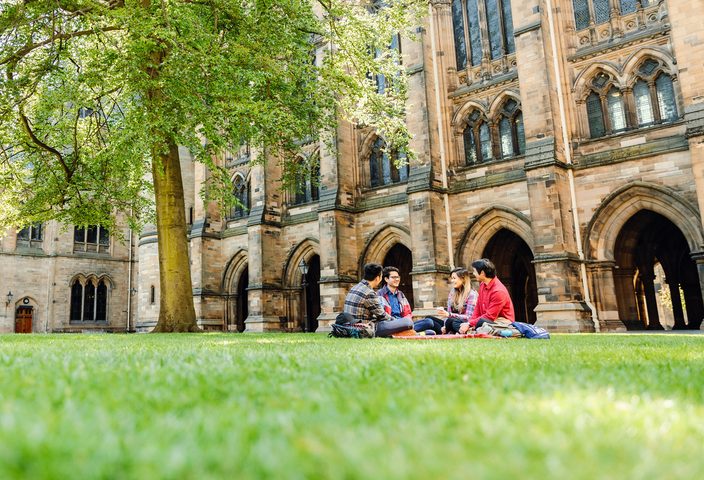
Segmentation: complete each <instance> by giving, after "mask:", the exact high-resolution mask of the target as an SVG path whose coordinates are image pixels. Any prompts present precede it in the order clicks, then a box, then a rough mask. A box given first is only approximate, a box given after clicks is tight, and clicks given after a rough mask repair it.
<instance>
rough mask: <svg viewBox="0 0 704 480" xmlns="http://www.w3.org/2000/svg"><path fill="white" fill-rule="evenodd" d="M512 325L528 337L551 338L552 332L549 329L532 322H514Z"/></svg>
mask: <svg viewBox="0 0 704 480" xmlns="http://www.w3.org/2000/svg"><path fill="white" fill-rule="evenodd" d="M512 325H513V326H514V327H516V329H517V330H518V331H519V332H521V334H522V335H523V336H524V337H526V338H544V339H549V338H550V334H549V333H548V331H547V330H545V329H544V328H541V327H536V326H535V325H531V324H530V323H523V322H513V323H512Z"/></svg>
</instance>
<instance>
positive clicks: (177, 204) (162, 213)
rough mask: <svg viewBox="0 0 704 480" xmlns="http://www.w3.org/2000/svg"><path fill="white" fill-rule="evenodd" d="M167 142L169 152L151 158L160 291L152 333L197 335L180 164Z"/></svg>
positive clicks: (173, 145)
mask: <svg viewBox="0 0 704 480" xmlns="http://www.w3.org/2000/svg"><path fill="white" fill-rule="evenodd" d="M167 143H168V153H156V154H155V155H153V158H152V176H153V179H154V196H155V199H156V228H157V233H158V239H159V244H158V245H159V280H160V290H161V296H160V297H161V298H160V301H159V321H158V322H157V324H156V327H155V328H154V331H155V332H196V331H200V329H199V328H198V325H197V324H196V312H195V308H194V307H193V290H192V284H191V265H190V261H189V258H188V237H187V235H186V212H185V205H184V200H183V181H182V179H181V162H180V159H179V156H178V146H177V145H176V143H175V142H174V140H173V139H169V140H167ZM155 151H157V150H156V149H155Z"/></svg>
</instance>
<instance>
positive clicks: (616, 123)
mask: <svg viewBox="0 0 704 480" xmlns="http://www.w3.org/2000/svg"><path fill="white" fill-rule="evenodd" d="M606 105H607V108H608V110H609V121H610V122H611V131H613V132H620V131H621V130H625V129H626V110H625V108H624V106H623V95H621V92H620V91H619V90H618V89H617V88H616V87H611V90H609V93H608V94H607V96H606Z"/></svg>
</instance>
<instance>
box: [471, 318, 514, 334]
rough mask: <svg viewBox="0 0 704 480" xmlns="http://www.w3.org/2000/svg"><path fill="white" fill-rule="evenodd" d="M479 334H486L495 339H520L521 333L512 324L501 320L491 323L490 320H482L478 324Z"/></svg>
mask: <svg viewBox="0 0 704 480" xmlns="http://www.w3.org/2000/svg"><path fill="white" fill-rule="evenodd" d="M476 331H477V333H484V334H486V335H491V336H494V337H520V336H522V334H521V332H520V331H518V329H516V327H514V326H513V324H512V323H511V322H508V321H506V320H499V319H497V321H495V322H491V321H488V320H483V321H482V320H480V321H479V322H478V323H477V330H476Z"/></svg>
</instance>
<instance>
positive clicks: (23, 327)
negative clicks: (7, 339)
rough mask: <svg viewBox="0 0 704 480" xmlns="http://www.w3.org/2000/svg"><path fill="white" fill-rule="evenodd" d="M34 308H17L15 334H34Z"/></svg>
mask: <svg viewBox="0 0 704 480" xmlns="http://www.w3.org/2000/svg"><path fill="white" fill-rule="evenodd" d="M33 311H34V309H33V307H28V306H22V307H17V311H16V312H15V333H32V318H33V316H34V315H33Z"/></svg>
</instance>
